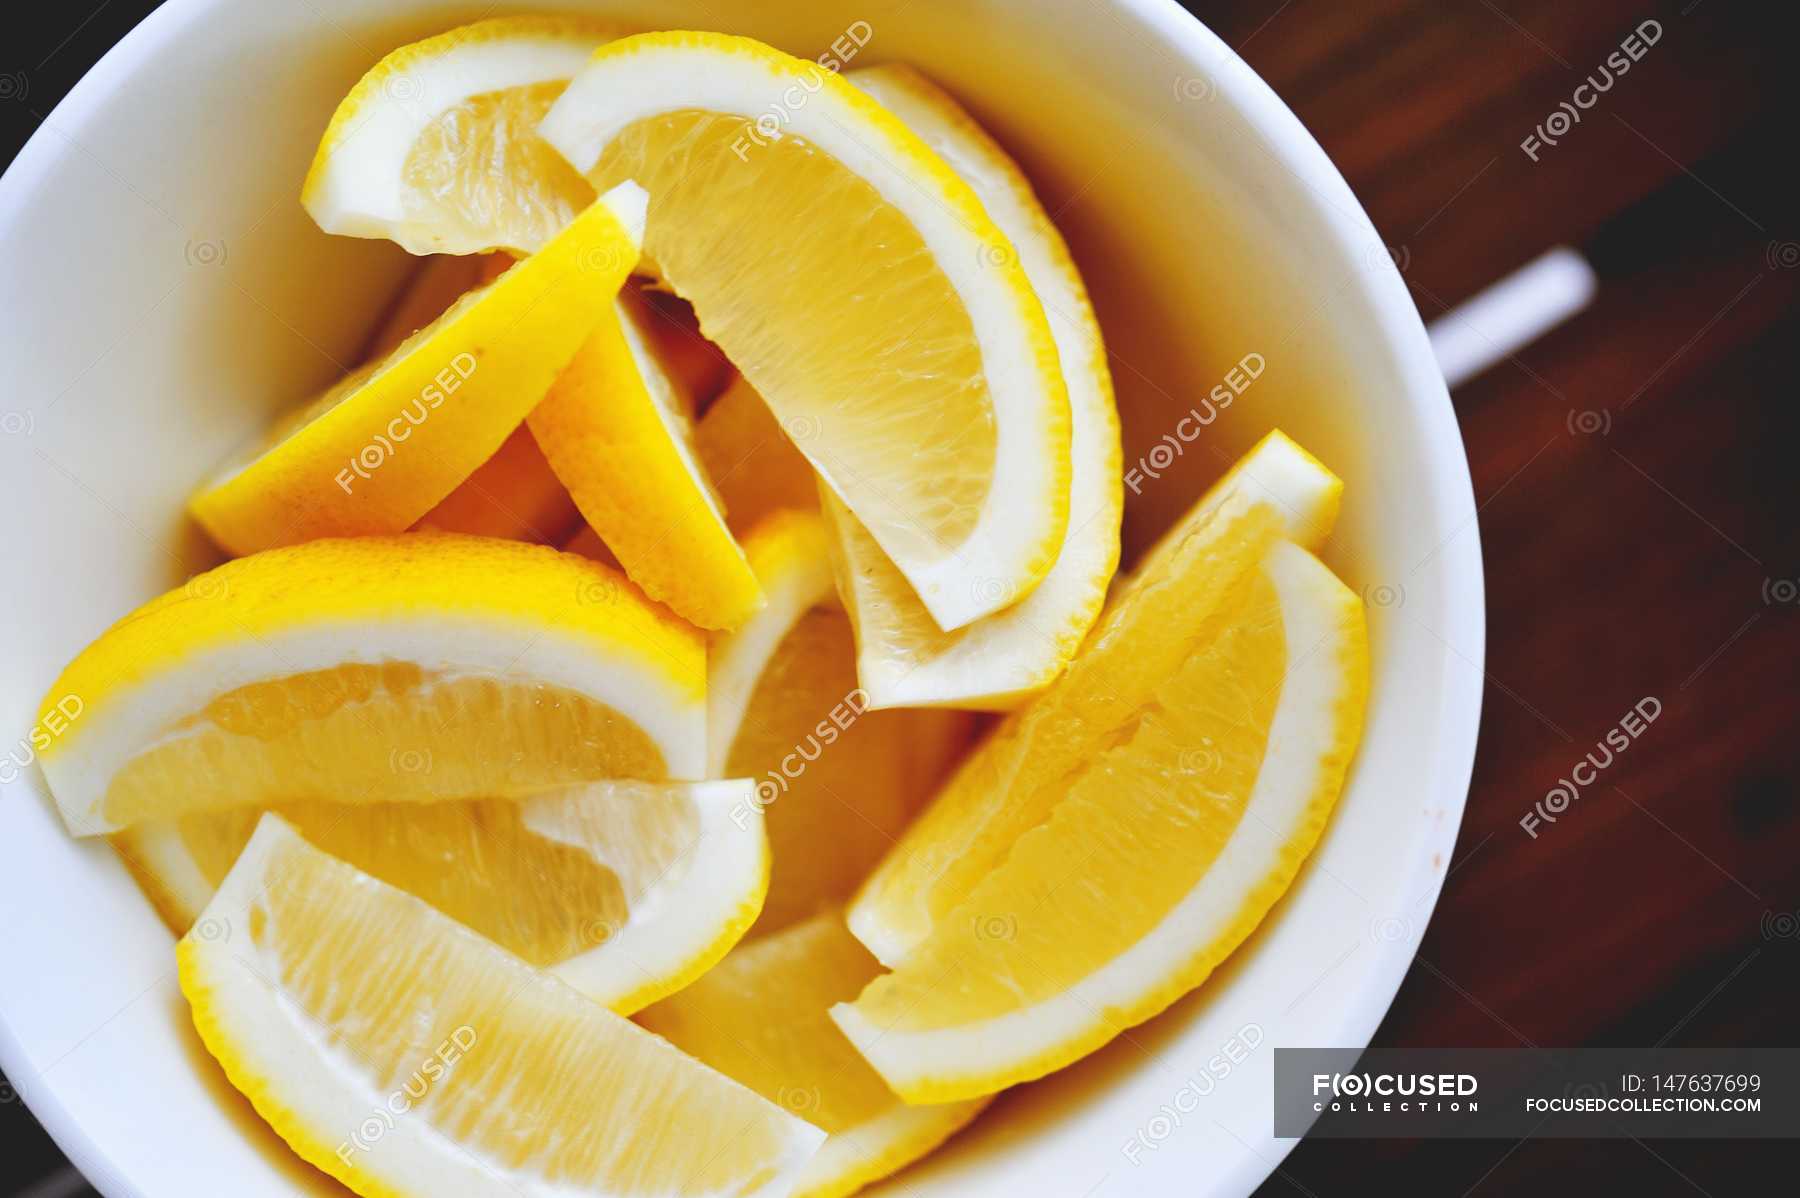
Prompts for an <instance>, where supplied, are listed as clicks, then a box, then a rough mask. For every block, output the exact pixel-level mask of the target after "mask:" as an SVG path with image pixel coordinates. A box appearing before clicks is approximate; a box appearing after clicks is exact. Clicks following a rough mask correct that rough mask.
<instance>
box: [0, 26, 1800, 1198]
mask: <svg viewBox="0 0 1800 1198" xmlns="http://www.w3.org/2000/svg"><path fill="white" fill-rule="evenodd" d="M148 7H149V6H148V5H145V4H143V3H141V2H134V3H127V2H126V0H118V2H116V3H110V4H101V5H100V6H99V8H98V9H97V10H94V11H92V12H90V11H89V10H88V9H87V8H86V7H85V6H76V7H75V8H72V9H67V10H57V11H45V12H44V13H43V14H42V17H43V19H45V20H47V21H48V22H49V23H50V25H51V26H52V27H53V29H58V28H61V27H62V26H64V25H66V26H67V28H66V30H63V31H62V32H53V33H46V34H44V35H43V36H42V38H41V39H35V40H34V39H18V40H14V41H13V42H12V43H11V44H10V45H8V46H7V47H6V48H5V49H4V50H0V119H3V120H4V132H5V137H6V139H7V140H6V144H5V146H4V151H5V153H6V154H7V156H8V157H10V153H11V152H12V151H13V150H14V149H16V147H17V145H18V144H20V143H21V142H22V141H23V139H24V137H25V136H27V135H29V133H30V131H31V129H32V128H33V127H35V124H36V120H37V114H42V113H45V112H48V111H49V108H50V107H51V106H52V105H53V104H54V103H55V101H56V100H57V99H58V98H59V97H60V95H61V94H62V92H63V91H65V90H66V89H67V88H68V87H69V86H70V85H71V84H72V83H73V82H74V80H75V79H76V78H78V77H79V76H80V74H81V73H82V72H83V71H84V70H85V69H86V68H87V66H88V65H90V64H91V63H92V62H93V61H94V59H96V58H97V57H98V56H99V55H100V54H101V53H103V52H104V51H105V50H106V49H107V47H109V46H110V45H111V44H112V43H113V42H114V41H116V40H117V38H118V37H120V36H122V34H123V33H124V31H125V30H126V29H128V28H129V27H130V26H131V25H132V24H134V23H135V22H136V20H137V19H139V18H140V17H141V15H142V14H143V12H144V11H146V10H147V8H148ZM1190 7H1192V8H1193V9H1194V11H1195V12H1196V13H1197V14H1198V15H1199V16H1200V17H1201V19H1202V20H1204V21H1206V22H1207V23H1208V24H1209V25H1211V26H1212V27H1213V28H1214V29H1215V30H1217V31H1218V32H1219V33H1220V34H1221V35H1222V36H1223V37H1224V38H1225V39H1226V40H1227V41H1229V42H1230V43H1231V44H1232V45H1234V46H1237V47H1238V48H1239V50H1240V52H1241V53H1242V54H1243V55H1244V57H1245V58H1246V59H1248V60H1249V62H1250V64H1251V65H1252V66H1253V67H1255V68H1256V70H1257V71H1258V72H1260V73H1261V74H1262V75H1263V77H1264V78H1266V79H1267V80H1268V81H1269V82H1270V83H1271V84H1272V85H1273V86H1274V88H1275V90H1276V91H1277V92H1279V93H1280V94H1281V95H1282V96H1283V97H1284V98H1285V99H1286V100H1287V101H1288V102H1289V103H1290V104H1291V105H1292V106H1293V107H1294V109H1295V110H1296V111H1297V112H1298V113H1299V115H1300V117H1301V119H1302V120H1303V121H1305V122H1306V124H1307V126H1308V127H1309V128H1311V129H1312V130H1313V132H1314V133H1315V134H1316V135H1317V136H1318V137H1319V139H1320V140H1321V141H1322V142H1323V143H1324V145H1325V148H1326V150H1327V151H1328V152H1329V153H1330V154H1331V156H1332V158H1333V159H1334V160H1335V161H1336V162H1337V163H1338V164H1339V166H1340V167H1341V168H1342V169H1343V171H1344V173H1345V174H1346V175H1347V176H1348V178H1349V180H1350V184H1351V186H1352V187H1353V188H1354V189H1355V190H1356V193H1357V194H1358V195H1359V196H1360V197H1362V200H1363V202H1364V204H1365V205H1366V206H1367V207H1368V209H1369V212H1370V214H1371V215H1372V216H1373V218H1374V220H1375V223H1376V225H1377V227H1378V228H1379V229H1380V230H1381V231H1382V234H1383V236H1384V238H1385V240H1387V241H1388V242H1389V244H1390V245H1391V246H1392V247H1393V248H1394V251H1395V256H1396V259H1397V260H1398V261H1399V262H1401V263H1402V264H1403V266H1404V269H1405V275H1406V278H1407V279H1408V281H1409V282H1410V284H1411V286H1412V289H1413V293H1414V296H1415V298H1416V300H1417V302H1418V305H1419V308H1420V311H1421V312H1423V313H1424V315H1425V316H1426V318H1427V319H1430V318H1431V317H1434V316H1436V315H1438V314H1439V313H1441V312H1443V311H1444V310H1445V309H1446V308H1447V307H1449V306H1450V305H1453V304H1456V303H1457V302H1459V301H1461V300H1463V299H1465V298H1467V297H1468V296H1469V295H1471V294H1473V293H1474V292H1475V291H1476V290H1478V289H1479V288H1480V287H1481V286H1482V285H1484V284H1486V283H1488V282H1490V281H1492V280H1494V279H1496V278H1498V277H1500V276H1501V275H1504V274H1505V273H1506V272H1508V271H1510V270H1512V269H1513V268H1515V267H1518V266H1520V265H1522V264H1523V263H1525V262H1527V261H1529V260H1530V259H1531V258H1533V257H1534V256H1535V255H1536V254H1537V253H1538V252H1539V251H1541V250H1543V249H1545V248H1548V247H1550V246H1552V245H1557V244H1571V245H1575V246H1577V247H1579V248H1582V249H1583V250H1584V251H1585V252H1586V253H1587V254H1588V255H1589V257H1590V259H1591V260H1592V261H1593V262H1594V264H1595V265H1596V267H1597V268H1598V269H1599V271H1600V274H1601V278H1602V287H1601V291H1600V295H1599V298H1598V300H1597V302H1596V303H1595V304H1594V305H1593V307H1592V308H1591V309H1590V310H1589V311H1587V312H1586V313H1585V314H1583V315H1582V316H1580V317H1579V318H1577V319H1576V320H1574V321H1573V322H1571V323H1570V324H1568V325H1567V326H1565V327H1564V328H1562V329H1560V330H1559V331H1557V332H1556V333H1554V334H1552V335H1551V336H1550V337H1548V338H1546V339H1545V340H1543V341H1541V342H1539V343H1538V344H1536V345H1534V346H1531V347H1530V348H1529V349H1527V350H1525V351H1524V352H1522V353H1521V354H1519V355H1518V356H1517V357H1516V358H1514V359H1512V360H1511V361H1508V362H1506V363H1504V364H1502V365H1500V366H1497V367H1495V368H1494V369H1493V370H1491V371H1489V372H1488V373H1487V374H1485V375H1483V376H1482V377H1480V378H1478V379H1475V380H1474V381H1472V382H1470V383H1469V384H1467V385H1466V386H1464V387H1462V388H1460V389H1459V390H1458V391H1457V393H1456V395H1455V401H1456V408H1457V413H1458V416H1459V418H1460V419H1461V422H1462V428H1463V436H1464V440H1465V443H1466V445H1467V447H1468V453H1469V459H1470V464H1471V467H1472V469H1473V472H1474V480H1475V493H1476V499H1477V502H1478V503H1479V504H1480V505H1481V517H1480V525H1481V537H1482V545H1483V549H1484V552H1485V557H1486V563H1487V573H1488V613H1489V633H1488V636H1489V639H1488V671H1489V675H1488V681H1489V683H1490V685H1489V686H1488V689H1487V698H1486V706H1485V714H1484V718H1483V723H1482V731H1481V743H1480V750H1479V757H1478V760H1477V763H1476V770H1475V781H1474V787H1473V790H1472V793H1471V794H1470V797H1469V805H1468V812H1467V815H1466V817H1465V819H1464V822H1463V830H1462V837H1461V840H1460V842H1459V844H1458V846H1457V854H1456V857H1455V859H1454V861H1453V863H1452V868H1451V870H1450V873H1449V878H1448V881H1447V883H1446V885H1445V888H1444V893H1443V898H1442V900H1441V901H1440V903H1439V905H1438V908H1437V912H1436V914H1435V916H1434V917H1433V919H1432V922H1431V926H1430V929H1429V931H1428V932H1427V934H1426V936H1425V941H1424V944H1423V946H1422V948H1421V950H1420V953H1419V957H1418V960H1417V961H1416V963H1415V965H1414V967H1413V969H1412V971H1411V973H1410V974H1409V975H1408V977H1407V979H1406V982H1405V984H1404V985H1403V986H1402V987H1401V990H1400V994H1399V997H1398V999H1397V1000H1396V1001H1395V1004H1394V1007H1393V1009H1392V1011H1391V1012H1390V1013H1389V1015H1388V1017H1387V1020H1386V1021H1385V1022H1384V1023H1383V1025H1382V1027H1381V1030H1380V1032H1379V1034H1378V1037H1377V1042H1378V1043H1382V1044H1394V1045H1482V1046H1504V1045H1512V1044H1538V1045H1545V1046H1565V1045H1578V1044H1603V1045H1617V1046H1641V1045H1649V1044H1658V1043H1668V1044H1672V1045H1759V1046H1794V1045H1797V1044H1800V1033H1797V1032H1796V1030H1795V1012H1796V1011H1797V1010H1800V934H1797V929H1800V852H1797V851H1796V850H1797V849H1800V808H1797V804H1796V779H1800V727H1796V725H1797V723H1800V721H1797V719H1796V715H1797V713H1800V704H1797V703H1796V689H1797V684H1800V602H1797V601H1796V597H1797V595H1800V531H1797V527H1800V471H1797V470H1796V468H1795V457H1794V455H1795V452H1796V449H1797V447H1800V406H1797V405H1796V402H1795V401H1796V398H1797V397H1796V383H1795V380H1796V379H1800V310H1797V308H1796V304H1795V299H1796V296H1797V295H1800V215H1797V213H1800V208H1797V205H1796V200H1797V199H1800V192H1797V190H1796V187H1795V185H1794V183H1793V182H1792V179H1793V178H1794V177H1795V176H1796V173H1797V172H1796V168H1795V163H1794V154H1795V135H1794V134H1795V127H1796V122H1795V118H1796V117H1797V116H1800V111H1797V108H1800V106H1797V105H1796V104H1795V102H1794V99H1795V94H1794V87H1793V84H1792V80H1793V78H1794V77H1795V76H1796V75H1797V74H1800V68H1797V67H1796V65H1795V64H1794V62H1793V58H1794V55H1795V52H1796V49H1797V47H1800V42H1797V40H1796V38H1795V36H1794V35H1795V33H1796V32H1800V28H1797V27H1800V21H1797V20H1796V19H1795V16H1794V11H1793V10H1794V9H1795V8H1796V6H1795V5H1794V4H1793V3H1791V0H1765V2H1763V3H1750V2H1748V0H1744V2H1737V3H1734V2H1732V0H1682V2H1679V3H1677V2H1670V3H1649V2H1645V0H1636V2H1632V3H1627V2H1625V0H1579V2H1577V0H1348V2H1346V0H1191V3H1190ZM1646 20H1654V21H1656V22H1657V23H1658V25H1659V26H1660V36H1659V37H1658V39H1657V40H1656V43H1655V44H1654V45H1653V46H1651V47H1650V48H1649V49H1648V51H1647V52H1646V53H1644V55H1643V57H1642V58H1641V60H1639V61H1637V62H1635V63H1634V64H1633V65H1632V67H1631V69H1630V70H1629V71H1628V72H1627V73H1626V74H1624V75H1622V76H1619V77H1617V78H1616V79H1614V80H1613V81H1612V83H1611V86H1610V87H1609V89H1608V90H1607V91H1606V92H1605V94H1604V95H1603V96H1601V97H1600V98H1599V99H1598V102H1597V103H1595V105H1594V107H1593V108H1591V109H1587V110H1584V111H1583V113H1582V121H1581V123H1580V124H1579V125H1576V126H1574V127H1573V128H1571V129H1569V130H1567V131H1566V132H1564V133H1563V134H1561V135H1560V136H1559V137H1558V140H1557V142H1556V144H1555V145H1543V146H1540V147H1537V148H1535V149H1534V151H1533V153H1535V155H1536V157H1535V160H1534V158H1533V156H1532V154H1531V153H1527V151H1526V150H1525V149H1523V148H1521V142H1522V141H1524V140H1525V139H1526V137H1527V136H1528V135H1533V134H1534V132H1535V131H1536V129H1537V127H1538V126H1539V125H1540V124H1543V123H1545V122H1546V121H1547V120H1548V118H1549V117H1550V114H1551V113H1552V112H1555V111H1556V110H1557V106H1558V104H1559V102H1561V101H1564V100H1568V99H1570V97H1571V95H1572V93H1573V91H1574V89H1575V88H1576V86H1577V85H1579V84H1580V83H1582V82H1583V80H1584V79H1586V78H1587V77H1588V76H1589V74H1590V73H1591V72H1594V71H1596V70H1597V69H1598V68H1600V67H1601V66H1602V65H1603V64H1604V63H1605V61H1606V59H1607V56H1608V55H1609V54H1610V53H1611V52H1613V51H1614V50H1615V49H1617V48H1618V47H1619V45H1620V43H1621V41H1622V40H1623V39H1624V38H1625V36H1626V35H1627V34H1628V33H1630V32H1631V31H1632V30H1633V29H1635V28H1637V27H1639V26H1640V25H1642V24H1643V22H1645V21H1646ZM65 33H66V36H67V40H66V41H63V42H62V44H61V45H58V44H57V42H58V41H59V40H60V39H62V38H63V37H64V35H65ZM38 40H41V43H42V44H41V45H40V44H35V41H38ZM27 42H33V43H34V44H30V45H27V44H26V43H27ZM14 59H17V61H14ZM1602 78H1604V77H1602ZM1550 132H1552V134H1553V135H1554V134H1555V130H1554V129H1551V130H1550ZM1645 696H1655V697H1656V698H1657V699H1658V700H1659V701H1660V702H1661V704H1662V705H1663V711H1662V714H1661V716H1660V717H1659V718H1658V719H1657V721H1656V722H1655V724H1654V725H1652V727H1651V728H1650V730H1649V731H1648V732H1646V733H1645V735H1644V736H1643V737H1642V739H1641V740H1639V741H1637V742H1636V743H1635V744H1634V746H1633V747H1632V748H1631V749H1630V750H1629V751H1628V752H1627V753H1625V754H1623V755H1621V756H1620V758H1619V759H1618V760H1617V761H1616V762H1615V763H1614V764H1613V765H1612V766H1611V767H1610V768H1609V769H1608V770H1607V771H1606V773H1605V775H1604V777H1603V779H1602V780H1601V782H1600V783H1599V784H1597V785H1595V786H1593V787H1592V788H1590V789H1589V790H1587V791H1586V792H1585V793H1584V797H1583V798H1582V799H1580V800H1579V801H1578V803H1577V804H1576V805H1575V806H1574V807H1572V808H1571V809H1570V810H1569V811H1568V812H1567V813H1566V814H1565V815H1564V816H1563V817H1562V818H1561V819H1560V820H1559V821H1558V822H1557V823H1556V824H1555V825H1554V826H1552V827H1546V828H1542V829H1540V830H1539V831H1540V834H1539V835H1538V836H1537V837H1536V838H1535V839H1534V838H1532V837H1531V836H1529V835H1527V834H1526V833H1525V831H1524V830H1522V829H1521V827H1520V826H1519V818H1520V816H1521V815H1522V814H1523V813H1524V811H1525V810H1526V809H1527V808H1528V807H1529V806H1530V805H1531V804H1532V803H1533V802H1534V801H1535V800H1538V799H1541V798H1542V797H1543V796H1544V794H1545V792H1546V791H1547V790H1548V788H1550V787H1551V786H1553V785H1555V784H1556V782H1557V780H1558V779H1559V778H1561V777H1563V776H1565V775H1566V773H1567V772H1568V770H1569V769H1570V768H1571V767H1572V766H1573V765H1574V763H1575V762H1577V761H1579V760H1581V758H1582V757H1583V755H1584V754H1586V753H1587V752H1588V751H1589V750H1590V749H1592V748H1593V747H1594V744H1595V742H1596V741H1598V740H1599V739H1600V738H1601V737H1602V736H1603V735H1604V734H1605V732H1606V731H1607V730H1608V729H1610V728H1612V727H1613V726H1614V725H1615V724H1616V723H1617V722H1618V720H1619V719H1620V717H1621V716H1622V715H1623V714H1624V713H1625V712H1626V710H1627V709H1628V708H1630V707H1631V706H1632V705H1633V704H1635V703H1637V702H1638V701H1639V700H1640V699H1642V698H1643V697H1645ZM8 1094H9V1092H8V1091H6V1090H4V1089H0V1098H4V1097H7V1096H8ZM0 1129H4V1130H3V1132H0V1134H5V1135H6V1136H7V1137H8V1143H9V1147H10V1146H11V1144H12V1143H13V1142H14V1141H13V1139H12V1137H13V1135H14V1134H15V1131H16V1134H17V1135H18V1136H20V1137H31V1136H34V1135H35V1129H34V1128H31V1127H30V1125H29V1119H28V1118H26V1117H25V1116H24V1115H23V1113H22V1111H21V1108H20V1107H19V1106H18V1105H17V1104H16V1103H0ZM18 1142H19V1143H20V1144H21V1145H22V1146H21V1147H20V1148H18V1149H16V1150H14V1151H13V1152H12V1153H10V1154H9V1156H10V1159H9V1163H8V1165H7V1166H6V1167H5V1169H4V1170H3V1173H4V1176H0V1189H7V1188H10V1187H12V1186H15V1185H21V1184H24V1183H26V1182H28V1181H29V1180H30V1179H31V1178H33V1177H34V1176H37V1175H38V1174H39V1173H42V1172H44V1171H47V1170H49V1169H51V1168H53V1167H54V1166H55V1164H56V1163H57V1160H58V1158H57V1157H56V1156H55V1153H54V1149H53V1148H51V1147H50V1146H49V1145H48V1143H47V1141H43V1140H42V1139H41V1137H38V1138H35V1139H21V1140H19V1141H18ZM1797 1155H1800V1154H1796V1152H1795V1151H1794V1149H1793V1147H1792V1146H1791V1145H1788V1144H1778V1143H1755V1142H1736V1143H1720V1142H1701V1141H1657V1142H1654V1143H1648V1144H1645V1143H1637V1142H1633V1141H1630V1140H1623V1141H1554V1142H1537V1141H1525V1142H1520V1143H1514V1142H1501V1141H1436V1142H1405V1141H1326V1140H1316V1139H1315V1140H1308V1141H1306V1142H1304V1143H1302V1144H1301V1145H1300V1146H1299V1147H1298V1148H1297V1149H1296V1150H1295V1152H1294V1153H1293V1155H1292V1156H1290V1157H1289V1158H1288V1159H1287V1160H1286V1161H1285V1162H1284V1163H1283V1165H1282V1167H1281V1169H1280V1170H1279V1172H1278V1173H1277V1175H1276V1176H1275V1177H1274V1178H1273V1179H1271V1180H1270V1181H1269V1183H1268V1184H1267V1185H1266V1186H1264V1187H1263V1189H1262V1191H1261V1193H1263V1194H1265V1195H1270V1196H1280V1195H1288V1194H1301V1195H1316V1196H1318V1198H1329V1196H1330V1195H1338V1194H1363V1193H1371V1192H1381V1191H1391V1192H1398V1193H1403V1194H1426V1195H1459V1194H1470V1193H1473V1194H1477V1195H1490V1194H1491V1195H1508V1194H1526V1193H1529V1194H1537V1195H1559V1194H1576V1193H1583V1194H1585V1193H1592V1192H1599V1193H1607V1194H1612V1193H1630V1194H1634V1195H1663V1194H1669V1195H1692V1194H1696V1193H1698V1194H1703V1195H1716V1196H1720V1198H1723V1196H1725V1195H1751V1194H1755V1195H1760V1194H1766V1193H1792V1192H1794V1190H1795V1183H1794V1182H1793V1180H1792V1166H1793V1164H1794V1162H1795V1158H1796V1156H1797Z"/></svg>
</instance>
